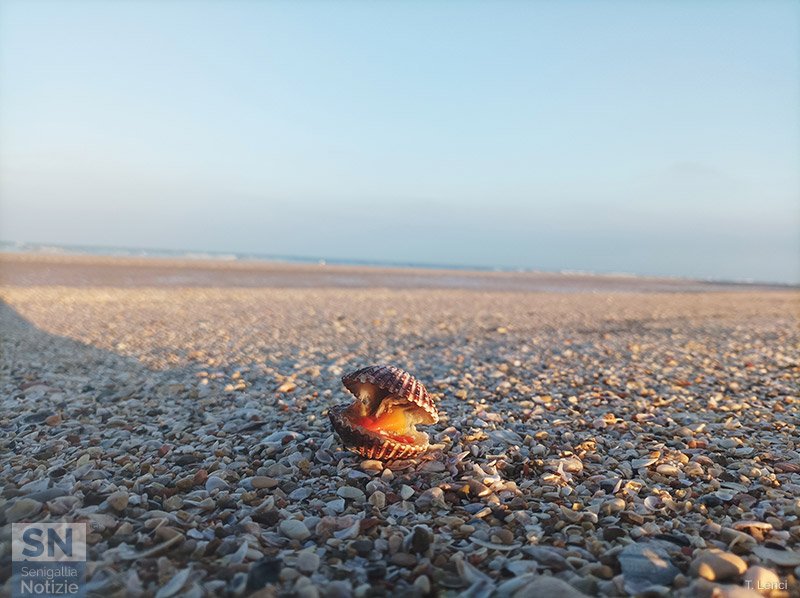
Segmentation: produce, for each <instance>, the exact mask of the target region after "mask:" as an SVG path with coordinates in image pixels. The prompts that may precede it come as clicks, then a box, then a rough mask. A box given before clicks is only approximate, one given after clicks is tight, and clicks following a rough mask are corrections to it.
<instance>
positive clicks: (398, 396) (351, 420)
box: [328, 365, 439, 460]
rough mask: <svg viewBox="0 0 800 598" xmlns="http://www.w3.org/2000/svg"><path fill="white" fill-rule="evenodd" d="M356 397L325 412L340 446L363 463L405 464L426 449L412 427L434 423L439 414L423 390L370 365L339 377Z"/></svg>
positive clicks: (390, 369)
mask: <svg viewBox="0 0 800 598" xmlns="http://www.w3.org/2000/svg"><path fill="white" fill-rule="evenodd" d="M342 384H344V386H345V388H346V389H347V390H348V391H349V392H350V393H351V394H352V395H353V396H354V397H355V398H356V400H355V401H354V402H353V403H352V404H349V405H337V406H335V407H332V408H331V409H330V411H329V412H328V414H329V417H330V418H331V423H332V424H333V429H334V430H336V432H337V433H338V434H339V436H340V437H341V439H342V442H343V443H344V445H345V446H346V447H347V448H349V449H350V450H352V451H355V452H356V453H358V454H360V455H362V456H363V457H366V458H367V459H382V460H388V459H407V458H409V457H414V456H416V455H420V454H422V453H423V452H425V451H426V450H427V449H428V444H429V443H428V435H427V434H425V433H424V432H420V431H419V430H417V428H416V426H417V425H418V424H435V423H436V422H437V421H439V413H438V411H437V410H436V406H435V405H434V403H433V399H432V398H431V396H430V394H429V393H428V390H427V389H426V388H425V386H424V385H423V384H422V383H421V382H420V381H419V380H417V379H416V378H415V377H414V376H412V375H411V374H409V373H408V372H406V371H404V370H401V369H400V368H398V367H395V366H391V365H372V366H369V367H366V368H362V369H360V370H357V371H355V372H351V373H350V374H346V375H344V376H343V377H342Z"/></svg>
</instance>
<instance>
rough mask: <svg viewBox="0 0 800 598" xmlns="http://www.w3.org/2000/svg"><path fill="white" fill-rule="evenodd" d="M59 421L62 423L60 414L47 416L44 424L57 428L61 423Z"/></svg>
mask: <svg viewBox="0 0 800 598" xmlns="http://www.w3.org/2000/svg"><path fill="white" fill-rule="evenodd" d="M61 421H62V419H61V414H60V413H55V414H53V415H51V416H49V417H48V418H47V419H45V420H44V423H46V424H47V425H48V426H57V425H58V424H60V423H61Z"/></svg>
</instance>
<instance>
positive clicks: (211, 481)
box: [206, 475, 228, 494]
mask: <svg viewBox="0 0 800 598" xmlns="http://www.w3.org/2000/svg"><path fill="white" fill-rule="evenodd" d="M227 489H228V482H226V481H225V480H223V479H222V478H221V477H219V476H215V475H214V476H211V477H209V478H208V480H206V492H208V493H209V494H211V493H213V492H214V490H227Z"/></svg>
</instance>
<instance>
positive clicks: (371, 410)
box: [346, 381, 430, 445]
mask: <svg viewBox="0 0 800 598" xmlns="http://www.w3.org/2000/svg"><path fill="white" fill-rule="evenodd" d="M348 390H350V392H351V393H352V394H353V395H354V396H355V397H356V400H355V402H353V404H352V405H350V407H349V408H348V409H347V412H346V417H347V419H348V420H349V421H350V423H351V425H353V426H355V427H357V428H358V429H359V430H360V431H362V433H365V434H366V435H369V436H372V437H378V438H387V439H389V440H393V441H394V442H397V443H400V444H410V445H427V444H428V435H427V434H426V433H425V432H421V431H419V430H417V429H416V425H417V424H421V423H428V422H429V420H430V415H429V414H428V413H427V412H426V411H425V410H424V409H423V408H421V407H420V406H418V405H416V404H415V403H413V402H411V401H409V400H408V399H406V398H403V397H400V396H398V395H396V394H393V393H391V392H390V391H388V390H386V389H383V388H381V387H379V386H378V385H376V384H373V383H371V382H368V381H356V382H354V383H353V384H351V385H350V386H349V388H348Z"/></svg>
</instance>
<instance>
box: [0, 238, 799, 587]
mask: <svg viewBox="0 0 800 598" xmlns="http://www.w3.org/2000/svg"><path fill="white" fill-rule="evenodd" d="M0 299H2V305H1V307H2V311H1V312H0V338H1V341H0V342H1V343H2V344H0V350H2V358H1V361H2V363H0V366H1V368H0V375H1V376H2V378H1V379H0V388H2V393H0V401H2V408H1V409H0V432H2V433H1V434H0V489H1V490H2V492H1V493H0V524H3V526H4V527H3V536H2V538H0V550H2V554H0V556H1V557H2V559H3V561H4V562H6V561H8V560H9V559H10V551H11V548H10V531H9V525H8V524H10V523H14V522H23V521H75V522H87V523H88V524H89V536H88V553H89V556H88V566H87V572H88V588H89V589H90V591H93V592H95V593H104V594H109V595H154V594H156V592H159V591H160V592H161V594H160V595H161V596H172V595H190V596H205V595H210V596H227V595H235V596H241V595H259V596H273V595H297V596H303V597H309V598H313V597H314V596H350V595H355V596H379V595H408V596H423V595H446V596H458V595H465V594H466V595H472V596H490V595H496V596H543V595H552V594H554V593H556V592H558V593H561V594H563V595H564V596H580V595H587V596H591V595H604V596H625V595H636V594H641V593H647V592H649V593H651V595H677V596H711V595H712V594H713V592H715V591H717V592H733V591H734V587H735V588H738V590H737V591H741V592H747V591H748V588H749V591H750V593H749V594H746V593H740V594H735V595H737V596H750V595H753V596H755V595H758V594H753V592H754V591H755V590H754V589H753V588H758V587H762V586H759V584H783V585H780V586H777V585H776V586H774V587H775V588H777V592H779V593H776V594H774V595H781V596H800V584H799V583H798V579H800V429H799V426H800V398H799V396H798V395H800V393H799V392H798V389H799V388H800V326H799V324H800V291H798V289H796V288H790V287H784V288H782V287H777V286H769V285H761V286H748V285H735V284H723V283H713V282H703V281H689V280H681V279H657V278H644V279H642V278H636V277H630V276H621V275H620V276H595V275H589V274H555V273H510V272H469V271H455V270H454V271H449V270H424V269H410V268H404V269H392V268H369V267H363V266H328V265H325V266H323V265H291V264H278V263H262V262H223V261H217V262H215V261H210V260H205V261H204V260H177V259H170V260H156V259H145V258H112V257H92V256H69V255H59V256H47V255H34V254H23V255H9V254H0ZM383 363H387V364H394V365H397V366H399V367H401V368H403V369H405V370H407V371H409V372H411V373H412V374H414V376H416V377H417V378H418V379H419V380H420V381H422V382H423V383H424V384H425V385H426V386H427V388H428V390H429V391H430V392H431V393H432V394H433V395H434V396H435V398H436V400H437V407H438V409H439V411H440V416H441V417H440V421H439V422H438V423H437V424H436V425H433V426H429V427H427V428H425V431H426V432H428V433H429V435H430V437H431V442H432V443H433V446H432V448H431V450H430V451H429V452H428V453H427V454H426V455H425V456H424V457H422V458H419V459H413V460H405V461H393V462H387V463H381V462H378V461H369V460H368V461H364V460H363V459H361V458H360V457H358V456H357V455H355V454H353V453H352V452H350V451H347V450H345V449H343V448H342V446H341V443H340V440H339V438H338V437H337V436H335V435H334V434H333V432H332V429H331V424H330V421H329V419H328V417H327V411H328V409H329V408H330V407H332V406H334V405H337V404H341V403H346V402H349V401H351V400H352V397H351V396H350V395H349V394H348V393H347V391H346V390H345V389H344V388H343V386H342V383H341V377H342V375H343V374H345V373H347V372H350V371H352V370H356V369H358V368H361V367H364V366H367V365H371V364H383ZM0 571H3V572H4V573H0V575H3V576H4V577H3V578H2V579H0V583H3V584H8V583H9V579H8V576H9V575H10V570H9V568H8V567H3V568H1V569H0ZM762 589H763V588H762ZM780 592H782V593H780ZM720 595H731V596H733V595H734V594H733V593H730V594H720Z"/></svg>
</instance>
